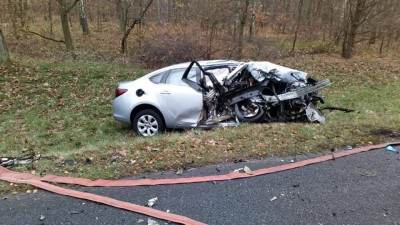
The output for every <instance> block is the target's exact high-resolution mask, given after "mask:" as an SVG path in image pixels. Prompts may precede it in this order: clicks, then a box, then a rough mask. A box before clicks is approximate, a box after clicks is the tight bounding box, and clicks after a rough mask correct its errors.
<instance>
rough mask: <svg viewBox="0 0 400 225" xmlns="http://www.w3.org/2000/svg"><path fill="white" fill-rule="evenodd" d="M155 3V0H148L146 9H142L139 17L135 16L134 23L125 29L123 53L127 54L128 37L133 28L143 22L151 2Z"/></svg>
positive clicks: (121, 50) (122, 41) (122, 43)
mask: <svg viewBox="0 0 400 225" xmlns="http://www.w3.org/2000/svg"><path fill="white" fill-rule="evenodd" d="M152 3H153V0H149V1H148V2H147V5H146V6H145V7H144V9H143V10H142V11H141V13H140V15H139V16H138V17H137V18H134V19H133V21H132V23H131V24H130V25H129V27H128V29H127V30H126V31H125V33H124V35H123V36H122V39H121V49H120V52H121V53H122V54H125V53H126V51H127V43H126V42H127V39H128V37H129V34H130V33H131V31H132V30H133V28H135V26H136V25H137V24H139V23H141V22H142V20H143V19H144V16H145V15H146V12H147V11H148V10H149V8H150V6H151V4H152Z"/></svg>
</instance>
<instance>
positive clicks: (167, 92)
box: [160, 91, 171, 95]
mask: <svg viewBox="0 0 400 225" xmlns="http://www.w3.org/2000/svg"><path fill="white" fill-rule="evenodd" d="M160 94H162V95H169V94H171V92H169V91H162V92H160Z"/></svg>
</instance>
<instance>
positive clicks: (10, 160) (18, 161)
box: [0, 155, 40, 167]
mask: <svg viewBox="0 0 400 225" xmlns="http://www.w3.org/2000/svg"><path fill="white" fill-rule="evenodd" d="M39 159H40V155H38V156H35V155H28V156H21V157H1V158H0V166H5V167H11V166H19V165H28V164H32V163H33V162H34V161H37V160H39Z"/></svg>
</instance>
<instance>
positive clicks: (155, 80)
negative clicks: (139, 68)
mask: <svg viewBox="0 0 400 225" xmlns="http://www.w3.org/2000/svg"><path fill="white" fill-rule="evenodd" d="M165 74H166V72H162V73H159V74H156V75H154V76H152V77H150V80H151V82H153V83H155V84H159V83H161V81H162V79H163V76H164V75H165Z"/></svg>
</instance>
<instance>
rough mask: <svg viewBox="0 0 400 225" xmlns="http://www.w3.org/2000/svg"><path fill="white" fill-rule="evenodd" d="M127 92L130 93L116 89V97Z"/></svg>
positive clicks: (122, 89)
mask: <svg viewBox="0 0 400 225" xmlns="http://www.w3.org/2000/svg"><path fill="white" fill-rule="evenodd" d="M127 91H128V89H124V88H117V89H115V97H118V96H121V95H123V94H124V93H125V92H127Z"/></svg>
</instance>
